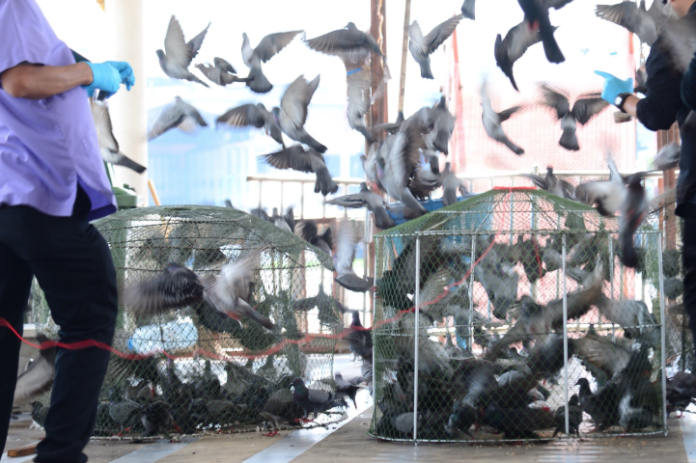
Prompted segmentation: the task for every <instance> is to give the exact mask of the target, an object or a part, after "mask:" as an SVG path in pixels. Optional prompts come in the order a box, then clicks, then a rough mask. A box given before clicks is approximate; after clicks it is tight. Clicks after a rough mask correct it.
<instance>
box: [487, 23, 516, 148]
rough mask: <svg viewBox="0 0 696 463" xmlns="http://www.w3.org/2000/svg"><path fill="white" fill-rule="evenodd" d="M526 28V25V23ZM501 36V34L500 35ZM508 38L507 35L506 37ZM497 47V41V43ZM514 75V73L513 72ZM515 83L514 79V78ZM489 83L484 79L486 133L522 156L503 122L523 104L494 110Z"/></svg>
mask: <svg viewBox="0 0 696 463" xmlns="http://www.w3.org/2000/svg"><path fill="white" fill-rule="evenodd" d="M525 29H526V25H525ZM498 37H500V36H498ZM506 40H507V37H506ZM496 48H497V43H496ZM496 58H497V51H496ZM510 72H511V73H512V68H510ZM511 75H512V74H511ZM513 85H515V84H514V80H513ZM487 89H488V84H487V82H485V81H484V83H483V85H482V86H481V107H482V108H483V115H482V116H481V117H482V120H483V128H484V129H485V130H486V134H487V135H488V136H489V137H490V138H492V139H493V140H495V141H497V142H499V143H502V144H503V145H505V146H507V147H508V148H509V149H510V151H512V152H513V153H515V154H516V155H518V156H520V155H522V154H524V149H522V148H521V147H519V146H517V145H516V144H514V143H513V142H512V141H510V139H509V138H508V136H507V135H506V134H505V131H504V130H503V126H502V123H503V122H505V121H507V120H508V119H510V117H511V116H512V115H513V114H515V113H516V112H517V111H519V110H520V109H521V106H513V107H512V108H509V109H506V110H504V111H501V112H495V111H494V110H493V107H492V106H491V99H490V97H489V96H488V90H487Z"/></svg>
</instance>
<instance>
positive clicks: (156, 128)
mask: <svg viewBox="0 0 696 463" xmlns="http://www.w3.org/2000/svg"><path fill="white" fill-rule="evenodd" d="M207 126H208V123H207V122H206V121H205V119H203V116H201V114H200V113H199V112H198V110H197V109H196V108H194V107H193V106H192V105H190V104H189V103H186V102H185V101H184V100H182V99H181V97H178V96H177V97H175V98H174V104H173V105H171V106H169V107H168V108H165V109H164V110H163V111H162V112H161V113H160V115H159V116H158V117H157V120H155V123H154V125H153V126H152V128H151V129H150V131H149V132H148V134H147V139H148V141H150V140H154V139H155V138H157V137H159V136H160V135H162V134H163V133H164V132H166V131H168V130H170V129H173V128H175V127H176V128H177V129H179V130H183V131H184V132H189V133H191V132H193V131H194V130H195V129H196V127H207Z"/></svg>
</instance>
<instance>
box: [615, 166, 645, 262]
mask: <svg viewBox="0 0 696 463" xmlns="http://www.w3.org/2000/svg"><path fill="white" fill-rule="evenodd" d="M644 175H645V173H643V172H639V173H636V174H633V175H631V176H630V177H628V179H627V180H626V189H627V190H628V191H627V194H626V197H625V198H624V201H623V203H622V204H621V220H620V222H619V240H620V241H621V250H622V252H621V262H622V263H623V264H624V265H625V266H627V267H631V268H635V267H636V265H638V254H637V253H636V250H635V247H634V245H633V234H634V233H635V232H636V230H638V227H640V226H641V224H642V223H643V221H644V220H645V218H646V217H647V215H648V200H647V198H646V196H645V188H644V187H643V185H642V184H641V181H642V180H643V176H644Z"/></svg>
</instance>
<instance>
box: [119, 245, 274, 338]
mask: <svg viewBox="0 0 696 463" xmlns="http://www.w3.org/2000/svg"><path fill="white" fill-rule="evenodd" d="M257 257H258V256H257V255H256V253H252V254H251V255H249V256H246V257H242V258H238V259H237V260H235V261H230V262H228V263H227V264H225V265H224V266H223V267H222V269H221V270H220V277H219V278H216V277H214V276H212V275H205V276H202V277H199V276H198V275H196V273H194V272H193V271H192V270H189V269H187V268H185V267H182V266H181V265H179V264H177V263H174V262H170V263H169V264H167V266H166V267H165V269H164V270H163V272H162V274H161V275H160V276H159V277H156V278H154V279H151V280H147V281H145V282H143V283H140V284H138V285H134V286H130V287H129V288H127V289H126V295H125V296H126V297H125V302H126V305H127V306H128V307H129V308H130V309H131V310H132V311H133V312H134V313H136V314H137V315H139V316H151V315H155V314H160V313H163V312H166V311H169V310H171V309H175V308H180V307H186V306H188V305H191V304H194V303H200V302H201V301H203V300H207V301H209V302H210V303H211V304H212V305H213V306H214V307H215V308H216V309H218V310H219V311H220V312H223V313H225V314H227V315H228V316H230V317H232V318H234V319H235V320H238V319H241V318H242V317H249V318H250V319H251V320H253V321H254V322H256V323H258V324H260V325H261V326H263V327H265V328H267V329H272V328H273V327H274V326H275V325H274V324H273V322H271V320H270V319H269V318H268V317H266V316H263V315H261V314H259V313H258V312H257V311H255V310H254V309H253V308H252V307H251V306H250V305H249V304H248V303H247V302H246V300H245V299H248V295H249V288H250V283H251V279H252V276H253V269H254V268H255V267H256V266H258V262H257V261H258V259H257Z"/></svg>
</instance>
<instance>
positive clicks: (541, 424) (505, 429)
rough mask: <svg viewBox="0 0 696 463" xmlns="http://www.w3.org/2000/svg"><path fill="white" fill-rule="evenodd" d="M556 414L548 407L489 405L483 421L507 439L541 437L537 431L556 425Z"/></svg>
mask: <svg viewBox="0 0 696 463" xmlns="http://www.w3.org/2000/svg"><path fill="white" fill-rule="evenodd" d="M555 422H556V421H555V415H554V412H552V411H551V410H550V409H549V408H548V407H540V408H537V407H521V408H511V409H509V408H498V407H496V406H492V407H488V408H487V409H486V411H485V413H484V416H483V420H482V423H483V424H485V425H487V426H491V427H492V428H495V429H496V430H497V431H498V432H501V433H502V434H503V436H504V438H505V439H539V435H538V434H537V433H536V431H541V430H544V429H550V428H553V427H554V426H555Z"/></svg>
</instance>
